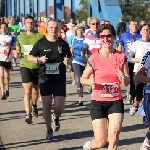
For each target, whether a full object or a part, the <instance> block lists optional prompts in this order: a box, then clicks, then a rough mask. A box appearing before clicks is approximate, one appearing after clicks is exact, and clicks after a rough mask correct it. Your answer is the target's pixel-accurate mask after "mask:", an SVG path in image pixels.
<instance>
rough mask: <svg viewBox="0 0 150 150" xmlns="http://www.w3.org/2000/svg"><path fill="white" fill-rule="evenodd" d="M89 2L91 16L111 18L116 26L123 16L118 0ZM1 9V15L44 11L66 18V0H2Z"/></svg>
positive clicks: (72, 16)
mask: <svg viewBox="0 0 150 150" xmlns="http://www.w3.org/2000/svg"><path fill="white" fill-rule="evenodd" d="M67 1H69V0H67ZM70 1H71V6H70V8H71V18H73V19H75V0H70ZM50 4H51V5H52V6H54V14H50ZM88 4H89V5H88V7H89V17H92V16H95V17H97V18H99V19H100V20H102V19H106V20H109V21H110V22H111V24H113V25H114V27H116V24H117V23H118V19H119V17H121V16H122V13H121V9H120V6H119V2H118V0H88ZM0 10H1V11H0V16H15V17H18V18H21V17H22V16H27V15H32V16H34V17H38V16H41V13H42V14H45V16H42V17H49V16H50V15H53V16H54V18H56V19H59V18H64V0H0ZM43 12H44V13H43ZM81 15H82V14H81Z"/></svg>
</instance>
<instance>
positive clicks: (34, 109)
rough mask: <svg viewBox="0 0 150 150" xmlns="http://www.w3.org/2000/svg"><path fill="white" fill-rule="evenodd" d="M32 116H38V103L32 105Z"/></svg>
mask: <svg viewBox="0 0 150 150" xmlns="http://www.w3.org/2000/svg"><path fill="white" fill-rule="evenodd" d="M32 116H33V117H34V118H37V117H38V109H37V105H32Z"/></svg>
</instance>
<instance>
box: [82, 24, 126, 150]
mask: <svg viewBox="0 0 150 150" xmlns="http://www.w3.org/2000/svg"><path fill="white" fill-rule="evenodd" d="M115 37H116V32H115V30H114V28H113V27H112V25H106V24H104V25H101V26H100V41H101V44H102V48H101V49H100V50H99V51H97V52H95V53H94V54H92V55H91V56H90V58H89V59H88V63H87V66H86V68H85V70H84V72H83V75H82V77H81V83H82V84H83V85H90V86H92V85H93V92H92V95H91V111H90V114H91V119H92V125H93V131H94V139H93V140H92V141H91V142H90V141H89V142H86V143H85V145H84V146H83V150H92V149H96V148H102V147H103V146H104V145H105V144H106V142H107V140H108V142H109V146H108V150H117V143H118V140H119V133H120V130H121V127H122V121H123V114H124V104H123V99H122V94H121V85H120V84H121V83H123V84H124V85H125V86H128V84H129V74H128V65H127V58H126V56H125V55H124V54H123V53H122V52H119V51H117V50H115V49H113V41H114V39H115ZM91 74H94V78H91V79H89V77H90V76H91ZM107 128H108V130H107Z"/></svg>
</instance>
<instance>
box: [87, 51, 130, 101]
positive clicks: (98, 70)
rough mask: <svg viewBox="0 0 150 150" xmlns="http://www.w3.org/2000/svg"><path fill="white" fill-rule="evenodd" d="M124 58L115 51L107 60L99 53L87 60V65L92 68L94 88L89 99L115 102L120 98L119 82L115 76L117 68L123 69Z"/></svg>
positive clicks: (120, 53)
mask: <svg viewBox="0 0 150 150" xmlns="http://www.w3.org/2000/svg"><path fill="white" fill-rule="evenodd" d="M126 60H127V58H126V56H125V55H124V54H123V53H122V52H120V51H116V52H115V54H114V55H113V56H111V57H109V58H104V57H103V56H102V55H100V54H99V52H98V51H97V52H95V53H94V54H93V55H91V56H90V58H89V59H88V64H89V65H90V66H91V67H92V68H93V74H94V79H95V83H96V84H95V88H94V89H93V92H92V95H91V99H92V100H96V101H116V100H119V99H121V98H122V94H121V87H120V81H119V78H118V76H117V73H118V66H119V68H120V69H121V70H123V68H124V63H125V61H126Z"/></svg>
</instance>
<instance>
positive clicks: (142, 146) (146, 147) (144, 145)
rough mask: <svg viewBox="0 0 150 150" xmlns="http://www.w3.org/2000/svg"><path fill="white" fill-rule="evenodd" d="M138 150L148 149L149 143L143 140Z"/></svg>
mask: <svg viewBox="0 0 150 150" xmlns="http://www.w3.org/2000/svg"><path fill="white" fill-rule="evenodd" d="M140 150H150V145H149V144H147V143H146V140H144V142H143V144H142V145H141V148H140Z"/></svg>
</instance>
